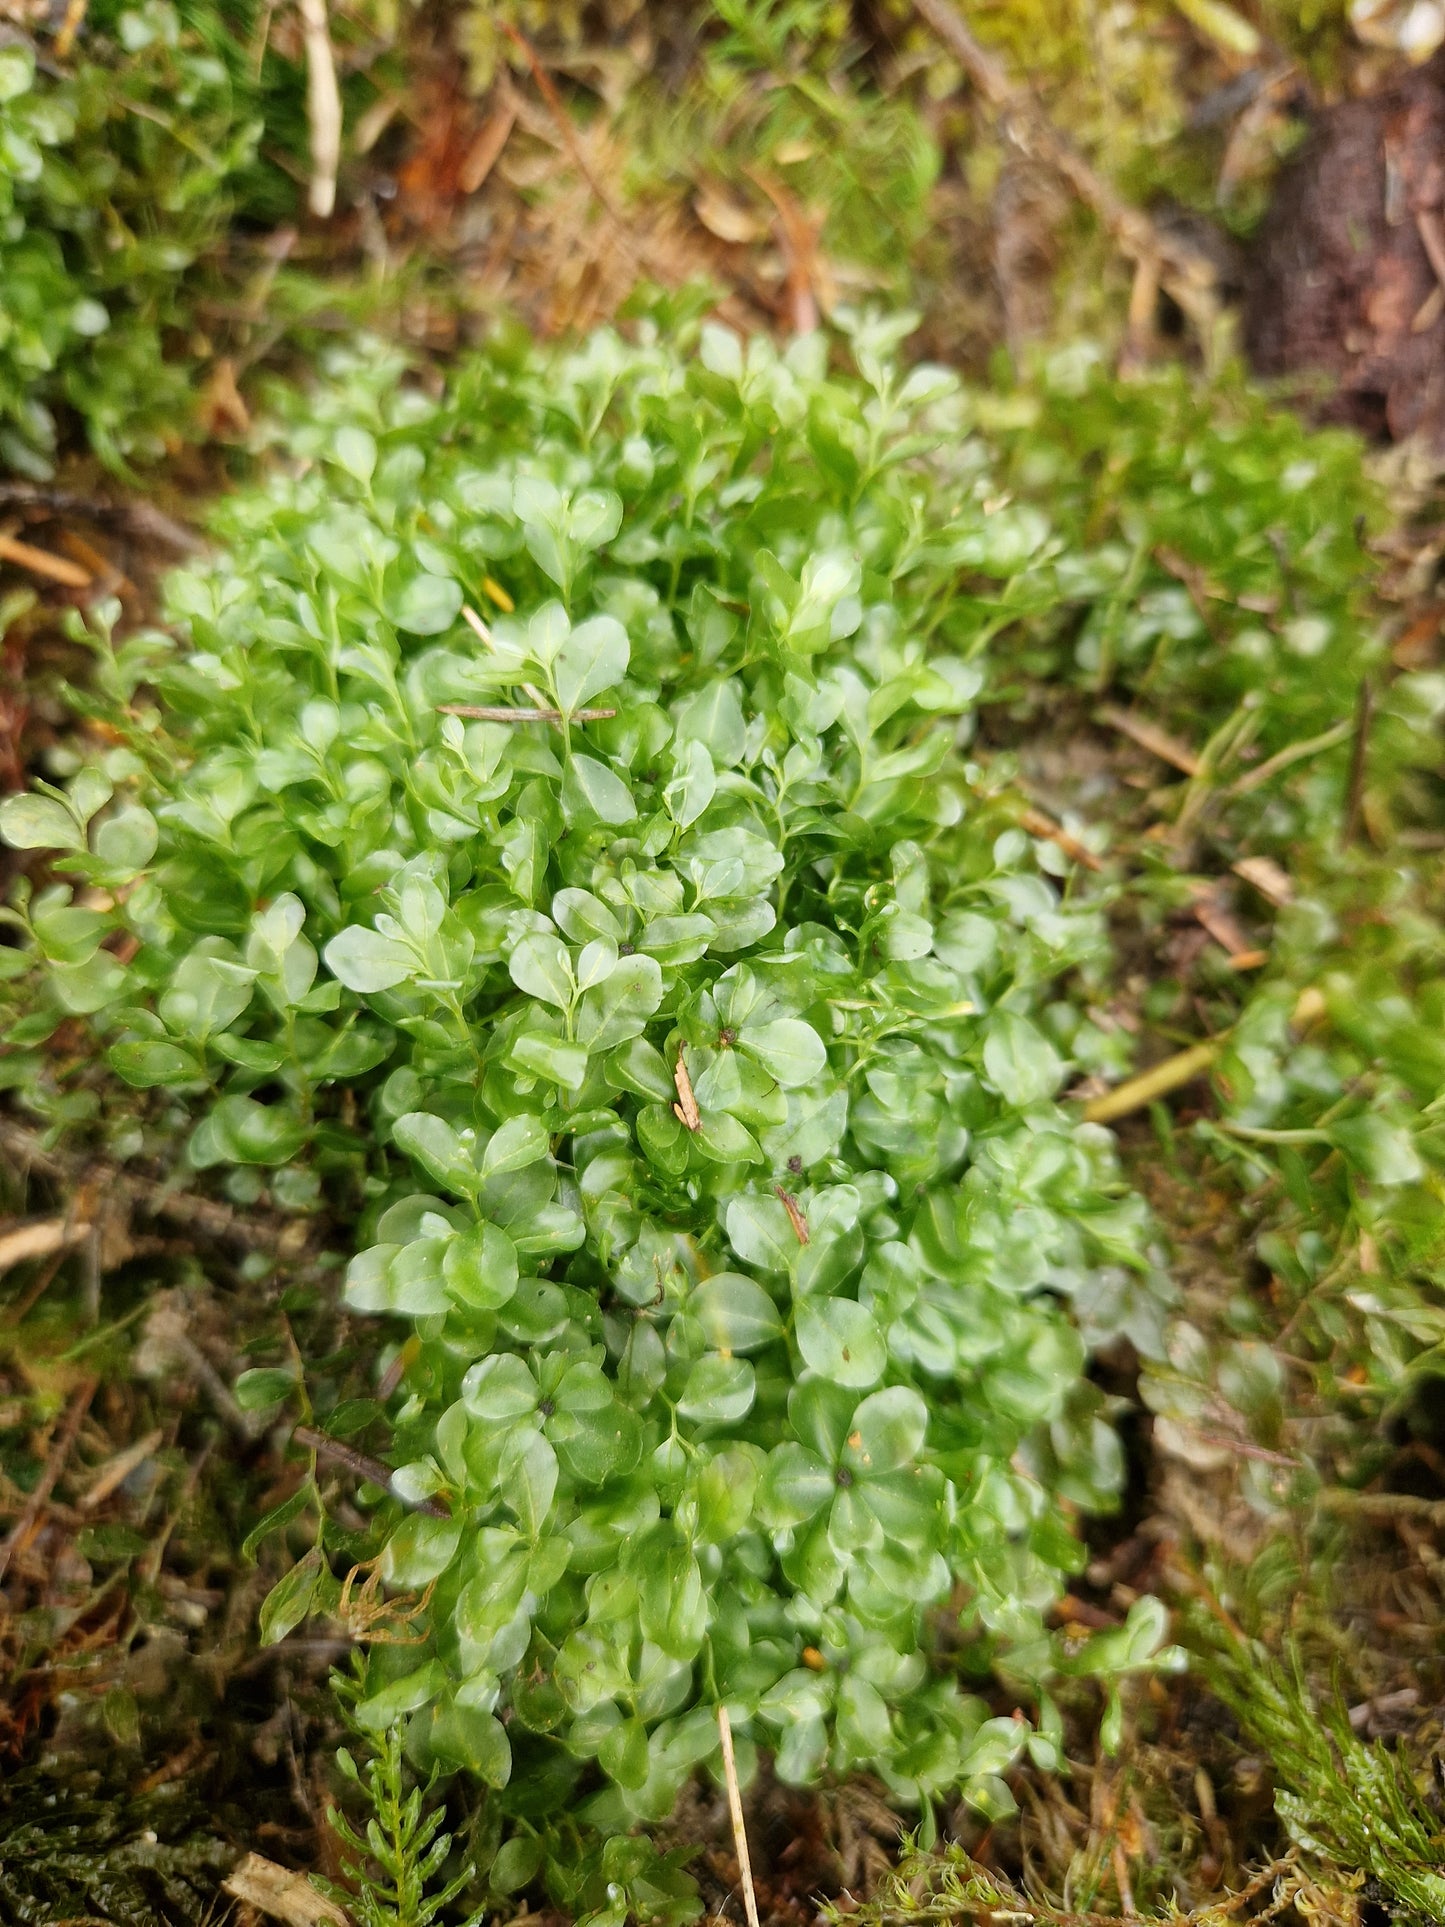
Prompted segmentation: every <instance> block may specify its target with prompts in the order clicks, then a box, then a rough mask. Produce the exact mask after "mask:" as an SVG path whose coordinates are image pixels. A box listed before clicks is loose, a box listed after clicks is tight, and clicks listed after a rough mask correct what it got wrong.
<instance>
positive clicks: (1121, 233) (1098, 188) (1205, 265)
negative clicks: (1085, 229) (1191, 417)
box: [913, 0, 1217, 324]
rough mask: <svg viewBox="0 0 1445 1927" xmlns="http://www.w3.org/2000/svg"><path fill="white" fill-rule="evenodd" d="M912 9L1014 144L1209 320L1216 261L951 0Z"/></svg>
mask: <svg viewBox="0 0 1445 1927" xmlns="http://www.w3.org/2000/svg"><path fill="white" fill-rule="evenodd" d="M913 8H914V11H915V13H917V14H918V15H919V17H920V18H921V19H922V20H923V21H924V22H925V23H926V25H927V26H928V27H929V28H931V30H932V31H933V32H934V33H935V34H936V35H937V36H938V38H939V39H940V40H941V41H942V42H943V44H944V46H946V47H947V48H948V50H949V52H950V53H951V54H952V55H953V56H954V58H955V59H956V60H957V61H958V63H959V65H960V66H961V67H962V68H963V70H964V72H965V73H966V74H967V75H968V77H969V79H970V80H971V81H972V82H973V84H974V86H975V87H976V88H977V89H978V91H979V93H980V94H982V95H983V97H984V99H985V100H986V101H987V102H988V104H989V105H990V106H991V107H992V108H993V110H994V112H995V113H996V114H997V115H998V119H999V125H1000V127H1001V128H1002V129H1003V132H1004V134H1005V135H1006V137H1007V138H1008V139H1009V140H1010V141H1011V142H1012V143H1013V145H1014V146H1015V147H1017V148H1018V149H1019V150H1020V152H1022V153H1023V154H1025V155H1027V156H1029V158H1031V159H1033V160H1039V161H1042V162H1043V163H1044V165H1045V166H1046V167H1049V168H1051V169H1052V170H1053V171H1054V173H1056V174H1058V175H1060V176H1061V177H1062V178H1063V179H1064V180H1065V181H1067V182H1068V184H1069V186H1070V187H1071V188H1072V189H1073V191H1074V193H1075V194H1077V195H1078V197H1079V199H1080V200H1081V201H1083V202H1084V203H1085V205H1086V206H1088V207H1090V208H1092V209H1093V211H1094V213H1095V214H1096V215H1097V216H1098V218H1099V221H1100V223H1101V224H1102V225H1103V226H1104V227H1105V228H1106V229H1107V230H1108V232H1109V233H1110V234H1111V235H1112V236H1113V238H1114V240H1115V242H1116V243H1117V244H1118V246H1119V247H1120V248H1121V249H1122V250H1123V252H1124V253H1125V254H1127V255H1129V256H1130V258H1131V259H1133V260H1135V261H1153V262H1157V263H1158V266H1159V277H1160V280H1161V282H1162V283H1163V285H1164V287H1165V288H1166V289H1167V290H1168V292H1169V293H1170V294H1171V295H1172V296H1173V297H1174V299H1175V300H1176V301H1177V302H1178V303H1179V305H1180V307H1182V308H1183V309H1184V311H1185V313H1186V314H1189V315H1190V316H1191V318H1192V319H1193V320H1194V321H1195V322H1196V324H1203V323H1205V322H1207V321H1211V320H1212V319H1213V317H1214V310H1215V307H1216V305H1217V304H1216V298H1215V284H1216V280H1217V277H1216V275H1215V272H1214V267H1213V264H1212V263H1211V262H1210V261H1209V260H1208V259H1207V258H1206V257H1205V256H1204V255H1203V254H1201V253H1199V252H1198V250H1197V249H1195V248H1192V247H1190V246H1189V244H1188V243H1187V242H1186V241H1184V240H1182V239H1181V238H1180V237H1179V236H1177V235H1172V234H1167V233H1165V231H1164V230H1163V229H1162V228H1160V227H1158V226H1157V225H1156V224H1155V222H1153V221H1151V220H1150V218H1149V216H1148V215H1147V214H1145V213H1143V212H1142V211H1141V210H1140V209H1139V208H1136V207H1132V206H1131V205H1130V204H1129V202H1127V201H1126V200H1124V199H1123V197H1122V196H1121V195H1119V194H1118V193H1116V192H1115V190H1114V189H1113V188H1112V187H1111V186H1110V185H1109V183H1108V182H1107V181H1106V180H1104V178H1103V177H1102V175H1100V174H1099V173H1098V172H1097V171H1096V170H1095V169H1094V167H1093V166H1092V165H1091V164H1090V162H1089V161H1087V160H1086V159H1085V158H1084V156H1083V155H1082V154H1081V153H1080V152H1079V151H1078V149H1077V148H1076V147H1074V146H1073V145H1072V144H1071V143H1070V142H1069V141H1067V140H1065V139H1064V137H1063V135H1062V134H1060V133H1059V132H1058V130H1057V129H1056V128H1055V127H1053V126H1052V125H1051V123H1050V122H1049V120H1048V118H1047V117H1046V115H1045V114H1044V113H1043V111H1042V109H1041V108H1040V107H1039V106H1038V104H1037V103H1036V102H1035V101H1034V100H1032V99H1031V98H1030V97H1029V95H1028V94H1027V93H1026V92H1025V91H1024V89H1022V88H1021V87H1017V86H1015V84H1014V82H1013V81H1012V80H1011V79H1010V77H1009V75H1008V73H1007V72H1006V70H1005V69H1004V67H1003V65H1002V64H1001V63H1000V62H999V61H998V60H997V59H996V58H995V56H994V55H993V54H991V53H989V52H988V51H987V49H986V48H984V47H983V46H981V45H980V43H979V42H978V41H977V40H975V39H974V37H973V34H972V33H971V32H970V31H969V29H968V27H967V26H966V25H965V23H964V21H963V20H962V19H961V18H960V16H959V14H958V13H957V11H956V10H955V9H954V7H953V6H952V5H951V4H950V0H913Z"/></svg>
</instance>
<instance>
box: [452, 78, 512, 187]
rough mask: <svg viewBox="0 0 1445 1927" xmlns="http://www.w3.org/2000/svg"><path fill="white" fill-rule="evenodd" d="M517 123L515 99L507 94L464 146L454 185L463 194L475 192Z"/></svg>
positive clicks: (494, 163) (490, 169) (499, 156)
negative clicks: (472, 138) (475, 134)
mask: <svg viewBox="0 0 1445 1927" xmlns="http://www.w3.org/2000/svg"><path fill="white" fill-rule="evenodd" d="M516 124H517V103H516V101H515V100H513V99H512V98H511V97H510V90H509V93H508V98H507V99H505V100H504V101H503V102H502V104H501V106H500V107H498V108H497V110H496V111H495V113H492V114H489V115H488V117H487V119H486V121H485V122H484V124H483V126H482V130H481V132H480V133H479V134H478V135H477V137H476V139H475V140H474V141H473V142H472V144H471V146H470V147H469V148H468V149H467V154H466V159H465V160H464V161H463V162H462V165H461V171H460V173H459V174H458V175H457V186H458V187H459V188H460V189H461V190H462V192H463V194H475V193H476V191H477V189H478V188H479V187H481V185H482V183H483V182H484V181H485V180H486V178H487V176H488V175H489V174H490V173H491V171H492V169H493V168H494V167H495V166H496V164H497V162H498V161H499V160H500V159H501V157H502V149H503V148H504V147H505V146H506V144H507V141H508V139H509V138H510V136H511V132H512V129H513V128H514V127H515V126H516Z"/></svg>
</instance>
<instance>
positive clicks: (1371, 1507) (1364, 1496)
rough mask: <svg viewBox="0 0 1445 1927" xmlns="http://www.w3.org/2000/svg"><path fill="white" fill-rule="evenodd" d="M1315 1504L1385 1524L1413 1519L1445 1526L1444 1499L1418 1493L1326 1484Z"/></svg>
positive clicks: (1418, 1523)
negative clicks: (1375, 1490)
mask: <svg viewBox="0 0 1445 1927" xmlns="http://www.w3.org/2000/svg"><path fill="white" fill-rule="evenodd" d="M1315 1503H1316V1504H1317V1505H1321V1506H1323V1507H1324V1509H1325V1511H1326V1512H1343V1513H1354V1514H1356V1515H1357V1516H1358V1517H1360V1518H1364V1519H1377V1520H1379V1521H1380V1522H1381V1523H1382V1524H1386V1525H1388V1524H1391V1523H1393V1522H1394V1521H1395V1520H1396V1519H1410V1520H1412V1521H1413V1522H1414V1523H1415V1524H1416V1525H1424V1526H1445V1499H1425V1498H1421V1497H1420V1495H1419V1494H1418V1493H1415V1492H1352V1491H1351V1490H1350V1488H1349V1487H1348V1486H1326V1487H1325V1489H1324V1490H1323V1491H1322V1492H1318V1493H1316V1495H1315Z"/></svg>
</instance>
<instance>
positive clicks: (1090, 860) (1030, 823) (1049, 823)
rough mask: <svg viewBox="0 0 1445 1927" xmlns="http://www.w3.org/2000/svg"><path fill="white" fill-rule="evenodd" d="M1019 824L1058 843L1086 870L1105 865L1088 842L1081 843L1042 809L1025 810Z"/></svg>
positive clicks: (1067, 854)
mask: <svg viewBox="0 0 1445 1927" xmlns="http://www.w3.org/2000/svg"><path fill="white" fill-rule="evenodd" d="M1019 826H1020V828H1021V829H1025V830H1027V831H1028V833H1029V835H1030V836H1041V837H1043V839H1044V840H1045V842H1047V843H1056V844H1057V845H1058V846H1059V848H1060V849H1061V850H1062V851H1063V853H1064V855H1065V856H1068V857H1072V858H1073V860H1074V861H1075V863H1082V864H1083V866H1084V868H1085V869H1086V870H1102V869H1103V867H1104V865H1103V863H1102V862H1101V861H1100V859H1099V858H1098V857H1096V856H1095V855H1094V852H1093V851H1092V850H1091V849H1090V848H1089V846H1088V844H1087V843H1081V842H1080V841H1079V839H1078V838H1077V837H1076V836H1071V835H1070V834H1069V832H1068V831H1067V830H1066V829H1064V828H1063V827H1062V825H1061V824H1058V823H1055V821H1054V820H1053V818H1052V817H1051V816H1045V815H1044V813H1043V811H1042V810H1034V809H1028V810H1024V811H1023V812H1022V813H1021V814H1020V816H1019Z"/></svg>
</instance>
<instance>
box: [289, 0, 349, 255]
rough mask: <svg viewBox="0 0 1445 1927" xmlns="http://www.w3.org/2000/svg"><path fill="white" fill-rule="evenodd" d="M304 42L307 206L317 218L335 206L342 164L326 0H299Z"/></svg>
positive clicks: (325, 216) (338, 92) (338, 99)
mask: <svg viewBox="0 0 1445 1927" xmlns="http://www.w3.org/2000/svg"><path fill="white" fill-rule="evenodd" d="M298 4H299V6H300V9H301V32H302V36H303V38H304V39H305V42H306V117H307V120H308V121H309V123H310V127H311V189H310V195H309V206H310V208H311V212H312V213H313V214H314V215H315V216H316V218H317V220H318V221H324V220H326V219H328V218H329V216H330V215H331V214H332V213H333V211H334V210H335V207H336V173H337V169H338V168H339V167H340V165H341V89H340V87H339V86H338V84H337V80H336V56H335V54H334V53H333V52H332V48H331V27H330V24H329V22H328V20H327V17H326V0H298Z"/></svg>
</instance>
